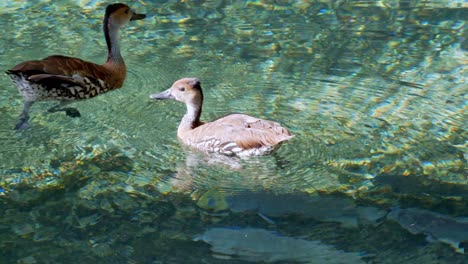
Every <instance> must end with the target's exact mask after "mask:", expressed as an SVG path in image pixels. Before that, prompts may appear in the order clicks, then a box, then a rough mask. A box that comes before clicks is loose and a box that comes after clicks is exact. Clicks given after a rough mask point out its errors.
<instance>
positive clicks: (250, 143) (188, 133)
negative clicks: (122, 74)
mask: <svg viewBox="0 0 468 264" xmlns="http://www.w3.org/2000/svg"><path fill="white" fill-rule="evenodd" d="M150 98H152V99H175V100H177V101H181V102H183V103H185V105H186V107H187V113H186V114H185V115H184V117H183V118H182V121H181V122H180V125H179V128H178V129H177V136H178V137H179V139H180V140H181V141H182V142H183V143H184V144H186V145H188V146H191V147H194V148H196V149H199V150H201V151H206V152H217V153H221V154H225V155H237V156H254V155H265V154H269V153H271V152H272V151H273V150H275V149H276V148H278V147H279V146H280V145H281V143H282V142H283V141H286V140H288V139H290V138H292V137H294V136H293V135H291V133H290V132H289V131H288V130H287V129H286V128H284V127H282V126H281V125H280V124H278V123H276V122H273V121H269V120H264V119H260V118H256V117H252V116H249V115H246V114H230V115H227V116H224V117H221V118H219V119H216V120H213V121H211V122H206V123H205V122H201V121H200V115H201V112H202V104H203V92H202V89H201V85H200V81H199V80H198V79H197V78H183V79H180V80H178V81H176V82H174V84H173V85H172V87H171V88H169V89H168V90H166V91H164V92H162V93H158V94H152V95H151V96H150Z"/></svg>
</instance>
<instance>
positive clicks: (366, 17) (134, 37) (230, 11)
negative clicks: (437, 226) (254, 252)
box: [0, 1, 468, 263]
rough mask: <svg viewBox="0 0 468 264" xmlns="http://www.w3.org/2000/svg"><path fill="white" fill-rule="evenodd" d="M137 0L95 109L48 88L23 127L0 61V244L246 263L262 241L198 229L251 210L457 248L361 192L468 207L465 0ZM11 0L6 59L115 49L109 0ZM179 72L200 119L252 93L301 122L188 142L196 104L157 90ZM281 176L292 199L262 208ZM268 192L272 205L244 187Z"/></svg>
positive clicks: (418, 253) (288, 120) (246, 101)
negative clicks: (318, 200)
mask: <svg viewBox="0 0 468 264" xmlns="http://www.w3.org/2000/svg"><path fill="white" fill-rule="evenodd" d="M129 4H130V3H129ZM130 5H131V6H132V8H134V9H135V10H137V11H138V12H141V13H146V14H148V15H149V17H148V18H147V19H146V20H145V21H139V22H137V25H129V26H127V27H126V28H125V29H124V30H122V36H121V46H122V54H123V57H124V59H125V61H126V64H127V67H128V71H129V72H128V75H127V80H126V82H125V85H124V87H123V88H121V89H120V90H117V91H113V92H110V93H107V94H104V95H101V96H98V97H97V98H94V99H93V100H89V101H83V102H77V103H74V105H73V106H75V107H77V108H78V109H79V110H80V112H81V113H82V117H80V118H78V119H71V118H69V117H67V116H65V115H62V114H49V115H47V114H44V112H45V111H46V109H47V108H49V107H50V106H51V105H52V104H53V103H47V102H44V103H38V104H37V105H34V108H33V110H32V114H31V116H32V117H33V118H32V120H31V129H30V130H28V131H24V132H21V133H18V132H15V131H13V129H12V128H13V126H14V124H15V123H16V122H17V118H18V115H19V113H20V111H21V105H22V98H21V97H20V96H19V93H18V91H17V90H16V88H15V87H14V86H13V84H12V83H11V82H10V81H9V80H8V78H7V76H6V75H0V85H1V86H2V89H0V98H1V99H0V108H1V110H2V115H0V137H1V139H2V147H1V149H0V160H1V163H0V169H1V174H0V175H1V177H0V195H1V196H0V197H1V198H2V200H1V202H2V208H1V209H0V210H1V211H0V212H1V214H2V217H1V220H0V230H2V231H3V237H2V238H1V239H0V249H1V250H2V252H6V254H2V257H1V258H2V259H1V260H0V262H7V263H8V262H16V261H20V262H21V261H22V262H23V263H28V262H29V263H33V261H37V262H44V261H59V262H65V261H71V262H74V261H75V262H76V259H77V256H85V255H86V257H83V261H84V262H86V261H87V262H91V261H94V262H96V261H98V262H101V263H102V262H109V263H115V262H116V261H137V262H141V263H151V262H152V261H158V260H159V261H162V262H164V263H165V262H171V261H172V262H175V263H177V262H179V263H180V262H184V263H190V262H193V263H199V262H200V260H204V261H206V262H208V263H223V262H225V263H237V262H239V263H242V262H243V260H242V259H244V260H245V259H249V258H248V257H247V258H246V257H243V258H240V259H238V258H236V257H235V256H226V255H223V256H217V257H218V258H213V256H212V253H213V254H215V255H216V252H211V251H210V249H209V246H208V245H207V244H205V243H203V242H194V241H193V238H194V237H196V236H199V235H201V234H203V232H204V230H206V229H209V228H210V227H213V226H217V227H229V226H240V227H254V228H260V229H262V230H263V229H264V230H269V231H272V230H275V231H278V232H279V233H280V234H282V235H284V236H288V237H291V238H297V239H299V238H300V239H307V240H311V241H316V240H320V241H321V242H322V243H323V244H326V245H333V246H334V247H335V248H337V250H338V249H339V250H344V251H347V252H365V253H367V254H368V257H364V258H363V259H364V260H367V261H374V262H373V263H397V262H398V263H412V262H411V261H408V260H407V259H404V257H403V256H402V254H401V252H405V254H409V255H410V256H411V259H412V260H413V261H414V262H418V261H419V262H425V263H462V261H463V257H464V256H463V255H461V254H458V253H456V252H454V251H453V250H452V249H451V248H450V247H449V246H447V245H445V244H443V243H431V244H428V243H426V242H425V241H424V238H423V237H424V236H423V235H421V236H413V235H411V234H410V233H409V232H407V230H405V229H404V228H402V227H401V226H400V225H398V224H395V223H394V222H392V221H386V220H385V217H383V219H384V220H381V221H374V220H375V219H374V218H372V219H373V220H372V221H370V222H371V223H372V224H369V223H368V221H364V222H363V223H361V222H360V219H361V218H360V215H359V213H355V212H359V211H360V210H358V209H356V208H361V207H364V208H368V207H371V208H374V209H372V210H373V211H372V210H371V211H372V212H374V211H375V212H379V213H378V214H377V213H374V214H373V216H377V215H378V216H380V214H381V213H380V212H381V211H382V210H383V211H387V210H390V208H392V206H395V205H400V206H402V207H424V208H426V209H433V210H436V211H437V212H439V213H442V214H447V215H451V216H467V215H468V211H467V208H468V206H467V200H468V196H467V193H468V192H467V191H468V187H467V186H468V178H467V175H466V157H467V156H466V155H467V154H466V153H467V145H466V142H467V132H466V130H467V125H466V120H468V119H467V114H466V113H467V111H466V110H467V104H466V102H467V98H466V94H468V92H467V88H466V77H467V74H466V66H465V65H466V49H467V42H466V39H467V37H466V14H465V13H466V12H465V9H464V7H463V5H464V3H462V2H460V1H450V2H447V1H444V2H442V1H440V2H428V1H412V2H411V1H406V2H402V1H379V2H355V3H353V2H349V3H348V2H344V1H333V2H327V1H316V2H311V3H304V1H290V3H288V4H282V5H280V4H274V3H273V1H271V2H269V1H245V2H242V3H241V2H239V3H231V2H230V1H185V2H180V1H164V2H162V3H159V2H157V3H156V2H153V1H136V2H135V3H133V4H130ZM0 7H2V9H1V10H2V11H0V17H1V19H0V26H1V27H2V29H3V31H4V32H6V33H7V34H4V35H3V36H2V40H0V42H1V44H2V45H0V46H1V48H0V66H1V67H2V68H3V69H4V70H6V69H9V68H11V67H12V66H13V65H15V64H17V63H18V62H21V61H24V60H30V59H39V58H43V57H45V56H48V55H52V54H64V55H69V56H76V57H80V58H82V59H86V60H90V61H93V62H96V63H102V62H104V60H105V59H106V47H105V41H104V38H103V34H102V29H101V28H102V24H101V23H102V21H101V20H102V17H103V14H104V8H105V3H100V2H99V1H59V2H54V3H53V4H51V3H49V2H47V3H45V2H36V1H30V2H26V3H17V2H10V1H9V2H6V3H1V4H0ZM181 77H199V78H200V79H201V80H202V84H203V87H204V93H205V105H204V112H203V114H202V119H203V120H210V119H214V118H216V117H219V116H223V115H225V114H228V113H231V112H242V113H249V114H251V115H254V116H257V117H260V118H265V119H270V120H275V121H278V122H280V123H282V124H284V125H285V126H286V127H288V128H289V129H290V130H291V132H292V133H294V134H295V135H296V137H295V138H294V139H293V140H291V141H290V142H287V143H285V144H284V145H283V146H282V147H281V148H280V149H279V151H278V152H276V153H275V154H274V155H271V156H268V157H260V158H253V159H249V160H239V159H230V158H223V157H210V156H205V155H202V154H200V153H193V152H191V151H189V150H186V149H185V148H184V147H181V146H180V145H179V143H178V141H177V138H176V129H177V125H178V122H179V121H180V119H181V117H182V115H183V113H184V110H185V109H184V106H183V105H181V104H178V103H177V102H157V103H155V102H151V101H150V100H149V94H151V93H154V92H158V91H162V90H164V89H167V88H169V86H170V85H171V84H172V82H173V81H175V80H176V79H179V78H181ZM245 193H247V194H245ZM238 194H241V196H240V197H241V198H239V196H236V195H238ZM296 194H297V195H299V196H300V197H307V196H308V195H310V196H311V197H316V196H317V195H319V197H324V198H325V199H327V201H329V200H328V199H331V201H332V203H331V204H332V205H330V208H341V209H336V210H330V214H327V211H326V210H320V212H318V211H314V212H317V213H316V214H312V213H311V212H310V211H308V209H310V208H312V209H310V210H318V209H313V208H314V207H313V206H311V207H307V208H302V207H300V206H291V207H288V206H287V203H288V202H289V203H291V204H293V203H297V204H307V203H304V202H303V200H302V199H303V198H301V199H299V200H297V199H296V198H294V199H293V198H290V197H291V195H292V196H293V197H296V196H294V195H296ZM242 195H244V196H242ZM272 196H273V197H278V198H275V199H279V200H284V201H286V202H285V204H284V203H283V204H281V206H280V207H279V208H280V209H281V208H285V209H281V210H280V209H278V210H280V212H277V211H274V213H272V210H271V209H269V210H265V209H264V208H265V207H264V206H266V205H265V204H264V203H265V201H271V200H268V199H272V198H271V197H272ZM336 196H337V197H338V198H336V199H337V200H336V199H335V197H336ZM230 197H237V200H236V201H238V200H239V199H240V200H241V201H242V197H244V198H245V200H244V201H242V203H240V202H238V203H235V204H233V203H232V199H231V198H230ZM259 197H262V198H259ZM254 198H255V199H254ZM230 199H231V200H230ZM252 199H254V200H252ZM313 199H315V198H313ZM306 200H307V199H306ZM259 201H262V203H260V202H259ZM272 201H273V202H272V203H275V201H276V200H272ZM257 202H258V203H259V204H260V205H259V206H263V207H262V208H263V210H257V209H258V208H250V207H248V206H247V208H250V209H249V210H240V209H238V207H236V206H239V203H240V204H256V203H257ZM267 208H270V207H267ZM343 208H345V209H343ZM254 209H255V210H254ZM301 210H304V212H303V213H301ZM342 211H343V212H346V213H345V214H344V215H341V214H340V213H337V212H342ZM332 212H333V213H332ZM366 212H367V211H366ZM258 213H260V215H259V214H258ZM317 215H319V216H320V217H318V216H317ZM350 219H351V220H350ZM342 220H343V221H344V220H346V221H348V220H350V221H352V222H353V223H354V222H356V223H358V224H357V226H356V225H354V226H351V227H349V225H343V222H342ZM376 222H378V223H381V224H380V225H379V224H377V225H375V223H376ZM13 223H14V224H13ZM262 232H263V231H262ZM335 232H336V233H335ZM383 238H384V239H385V241H383ZM402 238H404V240H403V241H402V240H401V239H402ZM286 240H287V239H286ZM295 241H296V240H295ZM217 245H218V244H217ZM439 256H443V257H442V258H439ZM220 258H221V259H220ZM285 259H288V258H285ZM288 260H289V259H288ZM390 260H391V261H390ZM405 261H406V262H405Z"/></svg>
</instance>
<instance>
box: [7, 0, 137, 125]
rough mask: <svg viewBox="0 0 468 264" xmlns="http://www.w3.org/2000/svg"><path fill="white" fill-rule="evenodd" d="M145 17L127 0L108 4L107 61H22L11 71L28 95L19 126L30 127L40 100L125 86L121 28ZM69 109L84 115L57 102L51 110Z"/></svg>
mask: <svg viewBox="0 0 468 264" xmlns="http://www.w3.org/2000/svg"><path fill="white" fill-rule="evenodd" d="M143 18H145V15H141V14H137V13H135V12H133V11H132V10H131V9H130V7H128V6H127V5H125V4H120V3H119V4H112V5H109V6H108V7H107V8H106V14H105V16H104V21H103V31H104V37H105V39H106V43H107V47H108V57H107V61H106V62H105V63H104V64H103V65H98V64H96V63H93V62H88V61H84V60H81V59H78V58H73V57H67V56H62V55H53V56H49V57H47V58H44V59H42V60H32V61H25V62H22V63H20V64H18V65H16V66H15V67H13V68H12V69H10V70H8V71H7V74H8V75H9V76H10V78H11V79H12V81H13V82H14V83H15V85H16V86H17V87H18V90H19V91H20V93H21V95H22V96H23V97H24V101H25V103H24V109H23V112H22V113H21V116H20V122H19V123H18V124H17V125H16V127H15V128H16V129H25V128H27V127H28V119H29V116H28V113H29V109H30V107H31V105H32V104H33V103H34V102H36V101H45V100H56V101H60V102H61V104H62V105H64V104H67V103H69V102H72V101H76V100H82V99H88V98H92V97H95V96H97V95H99V94H102V93H105V92H108V91H110V90H114V89H117V88H120V87H122V85H123V83H124V81H125V76H126V72H127V70H126V66H125V62H124V60H123V58H122V56H121V54H120V47H119V36H118V33H119V29H120V27H121V26H122V25H124V24H126V23H128V22H129V21H130V20H138V19H143ZM57 111H65V112H66V113H67V115H70V116H74V117H75V116H80V113H79V112H78V110H77V109H75V108H70V107H68V108H64V107H60V106H55V107H53V108H51V109H49V112H57Z"/></svg>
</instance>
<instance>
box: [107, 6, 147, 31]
mask: <svg viewBox="0 0 468 264" xmlns="http://www.w3.org/2000/svg"><path fill="white" fill-rule="evenodd" d="M145 17H146V15H144V14H138V13H136V12H135V11H133V10H132V9H131V8H130V7H129V6H128V5H126V4H122V3H118V4H112V5H108V6H107V8H106V14H105V16H104V19H105V20H106V21H107V22H108V23H109V22H110V25H108V26H122V25H125V24H127V23H128V22H129V21H130V20H140V19H143V18H145Z"/></svg>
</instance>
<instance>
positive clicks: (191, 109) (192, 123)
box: [178, 103, 202, 132]
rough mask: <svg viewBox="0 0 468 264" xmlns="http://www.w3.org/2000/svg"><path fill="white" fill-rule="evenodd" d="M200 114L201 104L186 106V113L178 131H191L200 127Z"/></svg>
mask: <svg viewBox="0 0 468 264" xmlns="http://www.w3.org/2000/svg"><path fill="white" fill-rule="evenodd" d="M201 112H202V105H201V104H198V105H197V104H193V103H189V104H187V112H186V113H185V115H184V117H183V118H182V121H181V122H180V125H179V128H178V131H179V132H180V131H186V130H192V129H195V128H196V127H198V126H200V125H201V123H200V116H201Z"/></svg>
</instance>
